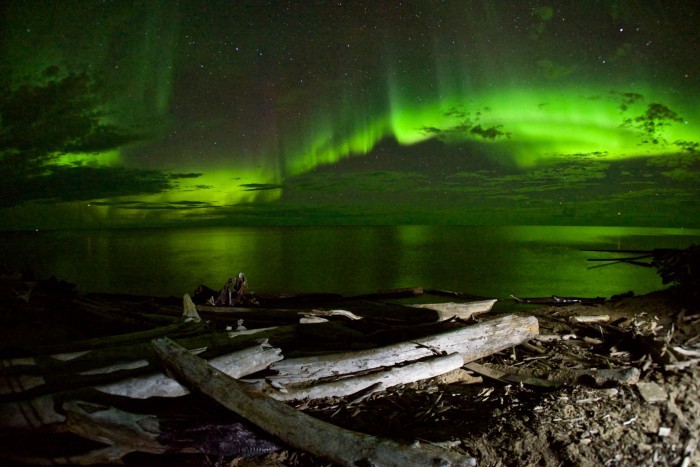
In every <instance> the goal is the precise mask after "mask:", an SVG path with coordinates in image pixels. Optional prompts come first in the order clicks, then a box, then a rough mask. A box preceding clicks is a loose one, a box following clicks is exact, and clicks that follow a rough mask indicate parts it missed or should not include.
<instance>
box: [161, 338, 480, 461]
mask: <svg viewBox="0 0 700 467" xmlns="http://www.w3.org/2000/svg"><path fill="white" fill-rule="evenodd" d="M153 346H154V349H155V351H156V353H157V354H158V356H159V357H160V358H161V359H162V361H163V364H164V365H165V366H166V367H167V368H168V369H170V370H171V371H172V372H173V373H174V374H175V376H176V377H177V378H178V379H179V380H180V381H181V382H182V383H183V384H185V385H186V386H190V387H191V388H192V389H194V390H197V391H198V392H201V393H203V394H205V395H207V396H209V397H211V398H213V399H214V400H216V401H217V402H219V403H220V404H222V405H223V406H224V407H226V408H228V409H229V410H232V411H233V412H235V413H237V414H238V415H240V416H242V417H244V418H245V419H247V420H249V421H250V422H252V423H253V424H255V425H257V426H258V427H260V428H261V429H263V430H264V431H266V432H268V433H270V434H272V435H274V436H276V437H278V438H280V439H281V440H282V441H284V442H285V443H287V444H289V445H290V446H292V447H294V448H297V449H301V450H304V451H307V452H309V453H311V454H314V455H317V456H320V457H323V458H327V459H329V460H331V461H333V462H337V463H339V464H342V465H358V464H360V463H362V464H368V465H373V464H374V465H396V466H405V465H436V464H437V465H445V466H447V465H474V464H475V460H474V459H473V458H471V457H466V456H463V455H460V454H457V453H454V452H449V451H447V450H444V449H439V448H437V447H436V446H431V445H426V446H421V445H419V444H417V443H414V444H411V445H403V444H400V443H398V442H395V441H392V440H387V439H380V438H376V437H373V436H370V435H366V434H361V433H357V432H353V431H350V430H345V429H342V428H339V427H337V426H335V425H332V424H330V423H327V422H324V421H321V420H318V419H315V418H313V417H310V416H308V415H306V414H304V413H303V412H300V411H297V410H295V409H293V408H292V407H289V406H288V405H286V404H284V403H282V402H279V401H276V400H274V399H272V398H270V397H268V396H266V395H264V394H261V393H260V392H259V391H257V390H256V389H255V388H252V387H246V386H247V385H245V384H244V383H241V382H239V381H237V380H235V379H234V378H231V377H230V376H228V375H226V374H225V373H222V372H221V371H219V370H217V369H215V368H213V367H212V366H211V365H209V364H208V363H207V362H206V361H204V360H202V359H200V358H198V357H196V356H194V355H192V354H190V353H189V352H187V351H186V350H185V349H183V348H182V347H180V346H178V345H177V344H175V343H174V342H173V341H171V340H169V339H167V338H162V339H157V340H155V341H154V342H153Z"/></svg>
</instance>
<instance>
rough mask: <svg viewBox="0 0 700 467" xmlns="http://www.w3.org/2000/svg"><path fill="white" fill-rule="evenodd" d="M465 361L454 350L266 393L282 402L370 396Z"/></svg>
mask: <svg viewBox="0 0 700 467" xmlns="http://www.w3.org/2000/svg"><path fill="white" fill-rule="evenodd" d="M463 364H464V360H463V359H462V356H461V355H459V354H458V353H452V354H450V355H444V356H438V357H433V358H430V359H427V360H423V361H420V362H415V363H411V364H407V365H403V366H394V367H391V368H387V369H382V370H380V371H375V372H372V373H369V374H363V375H359V376H350V377H343V378H341V379H337V380H334V381H327V382H324V383H319V384H313V385H306V386H304V387H298V388H284V389H283V390H281V391H280V390H278V389H275V387H274V386H272V387H270V388H268V389H267V390H266V391H265V392H266V393H267V394H269V395H270V396H271V397H272V398H274V399H277V400H281V401H290V400H300V399H322V398H324V397H344V396H348V395H351V394H356V393H359V392H362V393H363V395H364V396H368V395H369V394H371V393H373V392H377V391H383V390H385V389H387V388H390V387H392V386H397V385H399V384H406V383H413V382H415V381H420V380H423V379H428V378H433V377H435V376H439V375H443V374H445V373H449V372H450V371H453V370H456V369H458V368H460V367H461V366H462V365H463ZM343 376H346V375H343Z"/></svg>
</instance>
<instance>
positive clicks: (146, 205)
mask: <svg viewBox="0 0 700 467" xmlns="http://www.w3.org/2000/svg"><path fill="white" fill-rule="evenodd" d="M90 204H92V205H94V206H112V207H116V208H120V209H131V210H146V211H154V210H177V211H186V210H191V209H211V208H217V207H218V206H216V205H213V204H211V203H207V202H204V201H188V200H186V201H173V202H169V203H155V202H149V201H92V202H91V203H90Z"/></svg>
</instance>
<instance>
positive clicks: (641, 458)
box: [0, 281, 700, 466]
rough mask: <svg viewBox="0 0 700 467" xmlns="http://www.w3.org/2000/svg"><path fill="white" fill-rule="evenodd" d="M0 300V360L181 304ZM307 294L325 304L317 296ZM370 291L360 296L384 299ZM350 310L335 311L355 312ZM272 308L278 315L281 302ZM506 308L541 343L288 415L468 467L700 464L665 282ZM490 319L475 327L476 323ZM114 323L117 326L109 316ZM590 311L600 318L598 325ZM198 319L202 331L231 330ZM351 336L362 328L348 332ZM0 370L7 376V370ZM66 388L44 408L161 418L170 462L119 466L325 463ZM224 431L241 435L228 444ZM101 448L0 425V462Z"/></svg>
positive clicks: (698, 424) (174, 410) (683, 331)
mask: <svg viewBox="0 0 700 467" xmlns="http://www.w3.org/2000/svg"><path fill="white" fill-rule="evenodd" d="M0 292H1V294H0V319H2V323H3V325H2V327H1V328H0V329H1V330H0V333H1V334H2V335H1V336H0V337H1V338H2V341H1V345H0V347H1V348H2V357H3V358H5V359H9V358H20V357H21V356H23V355H25V354H26V353H27V352H28V351H30V350H31V349H36V348H43V349H57V348H59V347H57V346H60V345H62V344H64V343H68V342H73V341H78V340H82V339H86V338H94V337H98V336H110V335H114V334H120V333H128V332H134V331H139V330H143V329H153V328H155V327H158V326H163V325H167V324H168V323H173V322H175V321H173V320H176V319H178V315H179V314H181V310H182V306H181V305H180V300H179V299H154V298H148V297H126V296H92V297H80V296H77V295H76V294H74V293H73V292H72V291H71V288H70V287H69V286H68V285H67V284H62V283H60V282H56V281H44V282H41V283H40V284H38V285H37V286H36V287H34V288H33V291H32V293H31V295H30V296H29V297H28V298H29V301H28V302H26V301H25V300H24V299H23V297H22V296H21V295H22V293H23V290H21V287H19V286H18V284H17V283H16V282H12V281H4V282H3V283H2V286H1V290H0ZM321 298H323V299H324V300H337V297H315V300H317V301H319V300H320V301H322V300H321ZM370 298H372V297H366V298H365V299H363V300H362V303H363V304H366V303H374V304H376V303H380V305H382V306H383V305H384V303H385V302H383V301H381V300H378V299H377V297H374V299H373V300H369V299H370ZM454 299H455V297H449V300H454ZM444 300H447V298H444ZM353 303H355V302H353ZM353 303H350V302H343V303H342V304H343V305H346V308H352V307H357V306H358V305H357V304H356V303H355V304H353ZM393 303H396V301H393ZM326 304H328V302H326ZM286 305H287V306H291V305H290V302H287V303H286ZM297 305H298V306H301V305H299V304H297ZM308 305H309V303H304V304H303V306H305V307H308ZM334 305H338V303H334ZM363 306H365V305H363ZM367 306H369V305H367ZM372 306H374V305H372ZM329 308H330V307H329ZM334 308H335V306H334ZM507 308H508V311H511V312H516V313H518V314H527V315H532V316H536V317H537V319H538V320H539V326H540V335H539V336H538V337H537V338H535V339H532V340H530V341H529V342H527V343H525V344H523V345H519V346H516V347H513V348H509V349H507V350H504V351H501V352H499V353H497V354H494V355H491V356H489V357H486V358H482V359H480V360H478V361H477V362H474V363H476V364H477V365H469V364H468V365H467V366H465V367H463V368H462V369H459V370H456V371H453V372H450V373H448V374H446V375H443V376H439V377H437V378H432V379H428V380H423V381H419V382H415V383H411V384H407V385H403V386H398V387H393V388H390V389H388V390H386V391H382V392H378V393H374V394H372V395H371V396H369V397H367V398H364V399H361V400H357V401H353V400H350V399H349V398H327V399H322V400H314V401H310V402H308V401H307V402H301V403H295V404H294V406H295V407H297V408H298V409H299V410H302V411H303V412H305V413H307V414H309V415H312V416H314V417H317V418H319V419H322V420H326V421H328V422H330V423H333V424H335V425H338V426H341V427H344V428H347V429H351V430H355V431H359V432H362V433H367V434H371V435H376V436H381V437H387V438H391V439H395V440H399V441H405V442H408V443H410V442H413V441H415V440H419V441H421V442H422V443H435V444H439V445H441V446H443V447H447V448H449V449H454V450H456V451H459V452H461V453H464V454H467V455H470V456H473V457H474V458H476V460H477V462H478V463H479V464H480V465H537V464H540V465H562V464H563V465H653V464H659V465H698V464H700V454H699V453H698V450H697V446H698V440H699V439H700V400H699V399H698V394H699V390H700V388H699V387H698V378H697V377H698V376H699V374H700V369H699V367H698V364H699V363H700V314H699V313H698V311H699V310H698V306H697V304H696V303H694V302H693V301H692V300H688V299H687V297H685V296H681V295H679V293H678V289H677V288H671V289H668V290H665V291H660V292H656V293H652V294H649V295H645V296H640V297H628V298H623V299H619V300H616V301H609V300H607V301H596V302H595V303H586V304H582V303H574V304H571V305H556V306H549V305H546V304H541V305H515V304H509V305H508V307H507ZM502 311H503V310H502V309H497V311H496V312H492V313H489V314H486V315H479V316H478V317H476V318H473V319H474V320H477V321H482V320H488V319H489V318H490V317H492V316H493V315H494V314H496V313H500V312H502ZM116 315H118V316H119V319H114V318H115V316H116ZM602 316H607V319H605V320H604V321H603V320H601V319H602V318H600V317H602ZM212 319H213V320H212V321H211V323H213V324H211V323H210V324H209V325H210V326H212V325H213V326H219V327H222V326H224V327H225V326H227V325H228V326H234V327H235V324H236V321H231V323H229V324H226V323H224V322H219V321H216V319H217V318H212ZM284 319H286V318H284ZM334 323H335V322H334ZM269 324H272V323H262V324H260V325H261V326H262V325H269ZM283 324H284V323H283ZM415 324H420V323H415ZM338 326H340V325H335V324H334V327H338ZM341 327H342V326H341ZM391 329H392V328H391V326H387V327H386V328H385V329H379V331H383V332H384V334H382V333H381V332H379V334H377V333H375V334H373V335H374V336H381V338H382V339H384V338H386V339H390V338H396V336H392V335H391ZM359 330H361V331H367V330H362V329H359V328H354V329H352V331H353V332H355V331H358V332H359ZM375 331H376V329H375ZM188 332H189V331H188ZM304 332H307V331H304ZM362 335H367V332H364V333H363V334H362ZM337 336H341V337H342V339H338V338H337ZM408 337H409V338H410V336H408ZM378 338H379V337H377V339H378ZM311 339H316V341H317V342H316V343H317V344H318V341H320V340H323V339H322V336H319V335H313V336H312V335H309V334H305V335H303V336H298V335H297V337H296V340H295V341H294V342H291V341H286V344H288V345H290V346H292V347H293V348H294V349H295V350H294V351H295V352H297V353H298V354H303V353H304V352H309V351H310V350H311V349H308V348H304V346H303V345H301V344H302V343H306V344H308V341H309V340H311ZM343 339H344V340H343ZM362 339H363V337H360V334H358V333H355V334H353V333H350V332H345V333H340V334H337V335H336V337H335V338H334V339H332V342H322V343H321V344H319V345H322V347H323V350H324V351H325V352H331V351H339V350H340V349H341V348H342V346H345V347H348V346H352V345H358V344H359V343H361V342H364V341H362ZM329 340H330V339H329ZM365 343H366V342H365ZM315 351H318V349H315ZM3 365H4V366H3V372H4V375H3V381H5V382H6V381H7V380H8V378H7V376H8V375H9V374H10V372H11V371H13V370H11V369H9V367H8V366H7V364H6V363H4V364H3ZM600 370H611V371H609V372H605V371H600ZM81 378H85V377H84V376H82V377H81ZM77 381H86V380H81V379H79V378H77V379H76V378H64V379H61V378H60V377H56V378H55V379H54V382H53V383H51V384H52V385H53V386H51V387H49V388H48V389H45V390H44V392H45V393H52V394H58V396H57V399H56V400H67V398H68V395H73V396H75V395H76V394H79V395H80V396H86V397H88V396H92V397H93V398H92V399H90V400H92V401H93V403H95V404H98V405H99V404H104V405H103V406H107V405H110V406H113V405H116V404H117V403H119V404H122V405H121V406H122V408H124V409H128V412H129V413H134V414H139V413H141V414H149V413H152V412H154V411H157V412H158V413H159V414H160V415H161V422H162V424H169V430H168V433H171V434H173V436H174V437H176V438H177V439H170V440H162V442H166V441H167V442H168V443H169V445H171V446H176V447H177V448H178V449H179V452H178V453H172V454H169V453H165V454H158V455H155V454H148V453H146V452H139V451H138V450H136V451H135V452H132V453H129V454H126V455H125V456H123V457H122V458H121V461H123V462H124V463H126V464H129V465H173V464H177V465H251V466H252V465H328V462H327V461H325V460H323V459H318V458H315V457H313V456H311V455H309V454H306V453H304V452H300V451H296V450H291V449H288V448H286V447H285V446H284V445H283V444H282V443H279V442H278V441H277V440H275V439H273V438H271V437H269V436H267V435H266V434H265V433H260V432H259V431H258V430H256V429H255V427H252V426H250V424H248V423H247V422H246V421H245V420H240V419H239V418H237V417H236V416H235V415H234V414H231V413H229V412H228V411H227V410H226V409H224V408H222V407H220V406H218V405H217V404H216V403H214V402H213V401H211V400H208V399H206V398H204V397H202V396H197V395H187V396H183V397H180V398H177V399H175V400H167V399H164V398H154V399H153V400H148V399H146V400H139V401H132V400H116V399H114V398H111V399H108V398H104V397H103V398H102V399H100V398H99V397H97V396H95V395H94V394H93V393H91V392H90V389H89V388H88V389H86V388H85V387H83V386H86V384H78V383H77ZM87 386H89V384H87ZM37 394H39V393H36V394H34V393H33V395H37ZM61 395H62V396H61ZM2 397H3V398H4V399H3V400H2V401H3V403H5V404H7V403H9V402H11V401H16V400H17V399H18V397H17V396H16V395H13V394H11V393H10V394H8V393H6V394H3V396H2ZM61 397H63V399H61ZM94 410H97V409H94ZM5 417H6V414H3V418H5ZM138 423H139V422H138V421H137V426H141V428H143V426H142V425H138ZM233 426H237V427H239V428H238V431H237V432H236V434H235V436H234V435H232V432H231V427H233ZM224 427H227V428H226V429H224ZM130 436H131V434H129V435H125V438H129V437H130ZM129 439H131V438H129ZM107 444H108V443H107ZM107 444H105V443H99V442H97V441H95V440H94V439H93V440H87V439H85V438H82V437H79V436H77V435H75V434H74V433H62V432H60V430H59V431H57V430H55V429H50V428H47V427H43V426H41V427H40V426H37V427H35V428H33V429H28V430H16V429H11V430H10V429H6V430H3V431H2V434H1V437H0V456H1V457H3V458H4V459H5V460H6V461H7V462H13V463H19V464H22V463H47V464H52V463H66V462H75V461H76V460H77V459H79V458H80V457H79V456H80V454H81V453H85V452H90V451H95V450H99V449H102V448H104V447H105V446H106V445H107ZM188 448H189V449H188ZM187 451H190V452H187ZM203 452H205V453H203Z"/></svg>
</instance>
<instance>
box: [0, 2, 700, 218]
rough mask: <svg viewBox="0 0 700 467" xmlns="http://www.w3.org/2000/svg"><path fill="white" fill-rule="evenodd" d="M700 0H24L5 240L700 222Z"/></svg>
mask: <svg viewBox="0 0 700 467" xmlns="http://www.w3.org/2000/svg"><path fill="white" fill-rule="evenodd" d="M699 19H700V6H699V5H698V4H697V2H696V1H695V0H685V1H683V0H678V1H676V0H659V1H653V0H600V1H595V0H580V1H577V0H569V1H557V2H538V1H493V0H483V1H477V0H462V1H437V0H424V1H400V0H391V1H381V0H379V1H377V0H375V1H362V0H353V1H264V0H259V1H236V2H231V1H228V0H227V1H175V0H170V1H166V0H162V1H161V0H153V1H147V2H145V1H144V2H142V1H97V0H89V1H71V2H55V1H33V0H26V1H9V2H4V3H3V6H0V67H1V69H2V73H1V74H0V171H1V172H2V177H3V181H2V184H0V215H1V216H2V218H3V219H4V222H3V225H2V227H1V228H2V229H4V230H13V229H18V230H21V229H53V228H117V227H160V226H173V227H179V226H183V227H184V226H223V225H295V224H450V225H452V224H462V225H473V224H487V225H488V224H496V225H502V224H534V225H552V224H565V225H625V226H660V227H700V215H699V214H700V207H698V206H699V205H698V202H697V200H698V195H699V186H700V185H699V182H700V157H699V155H700V105H699V104H700V97H699V94H698V90H699V89H700V64H699V63H698V61H699V58H698V54H697V50H700V30H699V29H698V28H697V23H698V20H699Z"/></svg>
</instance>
